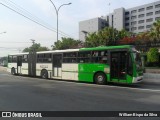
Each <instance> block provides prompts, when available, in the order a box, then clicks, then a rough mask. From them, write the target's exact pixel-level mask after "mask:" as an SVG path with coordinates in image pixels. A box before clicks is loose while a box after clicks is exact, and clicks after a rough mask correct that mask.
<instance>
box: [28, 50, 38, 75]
mask: <svg viewBox="0 0 160 120" xmlns="http://www.w3.org/2000/svg"><path fill="white" fill-rule="evenodd" d="M28 75H29V76H32V77H35V76H36V52H34V51H31V52H29V55H28Z"/></svg>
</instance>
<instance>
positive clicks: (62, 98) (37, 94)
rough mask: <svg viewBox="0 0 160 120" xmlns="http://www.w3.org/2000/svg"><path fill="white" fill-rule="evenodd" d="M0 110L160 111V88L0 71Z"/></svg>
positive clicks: (148, 85)
mask: <svg viewBox="0 0 160 120" xmlns="http://www.w3.org/2000/svg"><path fill="white" fill-rule="evenodd" d="M0 110H1V111H160V85H159V84H152V85H150V84H146V83H145V82H143V83H141V84H137V85H131V86H127V85H116V84H110V85H95V84H88V83H77V82H66V81H57V80H44V79H39V78H29V77H23V76H12V75H10V74H8V73H6V72H0Z"/></svg>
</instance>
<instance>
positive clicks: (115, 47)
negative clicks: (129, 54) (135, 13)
mask: <svg viewBox="0 0 160 120" xmlns="http://www.w3.org/2000/svg"><path fill="white" fill-rule="evenodd" d="M131 47H133V46H132V45H121V46H99V47H93V48H80V49H66V50H51V51H41V52H37V54H43V53H63V52H77V51H92V50H108V49H122V48H131ZM26 54H29V52H24V53H15V54H9V55H26Z"/></svg>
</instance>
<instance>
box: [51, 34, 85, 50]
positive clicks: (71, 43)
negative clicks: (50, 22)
mask: <svg viewBox="0 0 160 120" xmlns="http://www.w3.org/2000/svg"><path fill="white" fill-rule="evenodd" d="M82 44H83V42H82V41H80V40H74V39H73V38H64V37H62V40H61V41H60V40H58V41H57V42H55V43H54V45H53V46H52V47H53V48H52V49H53V50H63V49H75V48H79V47H81V45H82Z"/></svg>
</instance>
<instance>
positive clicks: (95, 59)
mask: <svg viewBox="0 0 160 120" xmlns="http://www.w3.org/2000/svg"><path fill="white" fill-rule="evenodd" d="M107 56H108V53H107V51H93V54H92V63H102V64H106V63H108V58H107Z"/></svg>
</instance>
